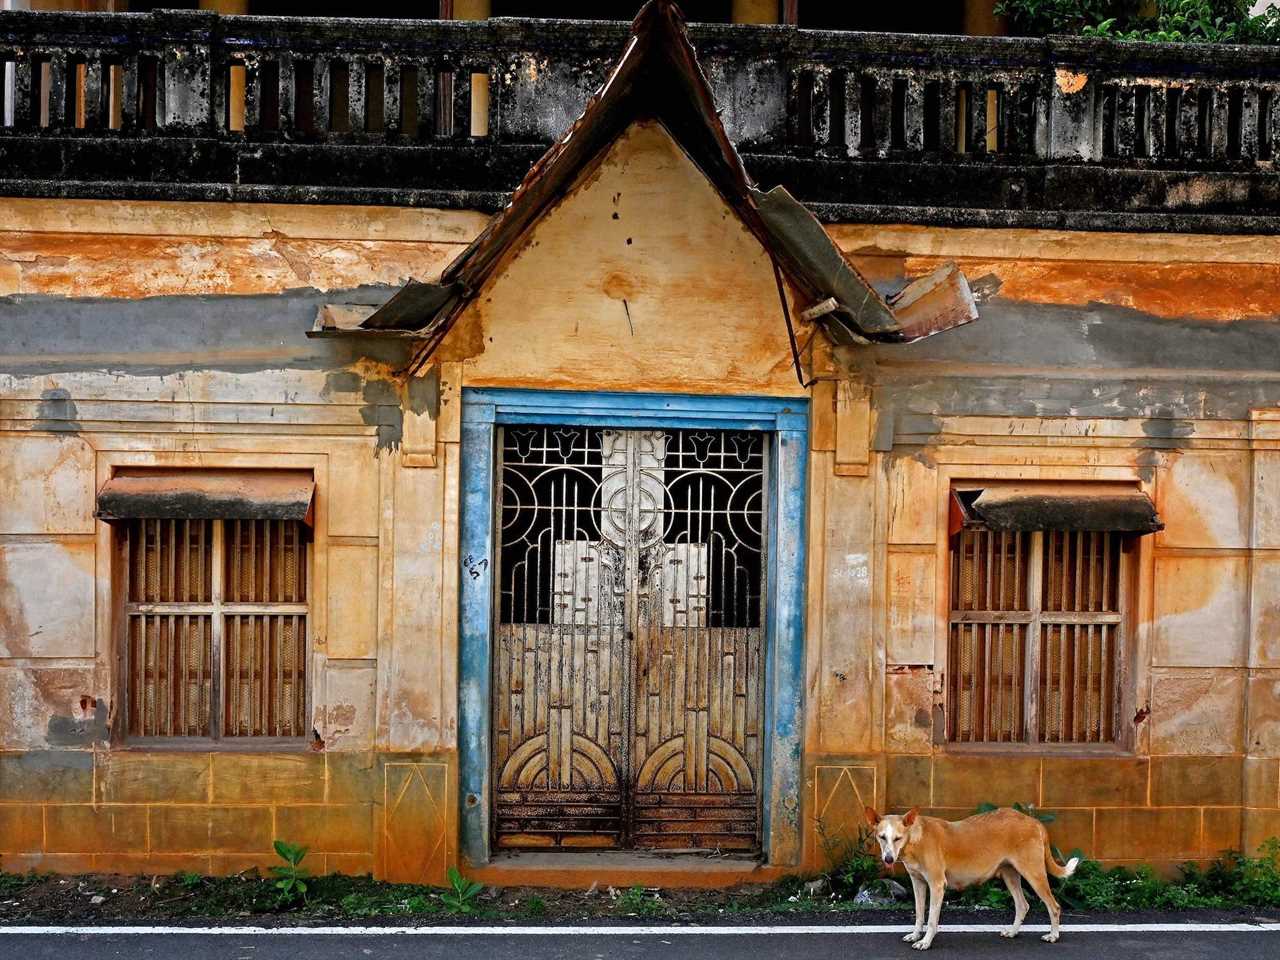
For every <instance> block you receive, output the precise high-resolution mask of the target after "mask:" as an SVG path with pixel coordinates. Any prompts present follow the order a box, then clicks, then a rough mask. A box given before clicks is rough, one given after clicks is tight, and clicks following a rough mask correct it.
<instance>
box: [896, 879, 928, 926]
mask: <svg viewBox="0 0 1280 960" xmlns="http://www.w3.org/2000/svg"><path fill="white" fill-rule="evenodd" d="M907 876H909V877H910V878H911V892H912V893H914V894H915V895H916V925H915V928H914V929H913V930H912V931H911V932H910V933H908V934H907V935H906V936H905V937H903V938H902V939H903V940H905V941H906V942H907V943H915V942H916V941H917V940H919V939H920V932H921V931H922V930H924V896H925V891H926V890H928V889H929V888H928V887H926V886H925V883H924V878H923V877H918V876H916V873H915V871H914V870H908V871H907Z"/></svg>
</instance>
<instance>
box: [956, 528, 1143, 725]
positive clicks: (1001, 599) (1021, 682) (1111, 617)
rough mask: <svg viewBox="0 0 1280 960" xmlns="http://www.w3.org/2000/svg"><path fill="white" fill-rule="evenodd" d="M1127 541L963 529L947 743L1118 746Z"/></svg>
mask: <svg viewBox="0 0 1280 960" xmlns="http://www.w3.org/2000/svg"><path fill="white" fill-rule="evenodd" d="M1131 543H1132V540H1131V538H1130V537H1128V536H1127V535H1126V534H1123V533H1120V532H1114V531H1067V530H1044V531H1030V530H1015V531H1004V532H997V531H994V530H990V529H984V528H982V527H981V526H974V525H966V526H965V527H964V528H963V529H960V530H959V531H958V532H956V533H955V534H954V535H953V536H952V540H951V590H950V596H951V604H950V606H951V616H950V636H949V642H948V670H947V681H946V682H947V700H948V711H947V739H948V740H950V741H953V742H961V743H1022V742H1029V743H1046V744H1080V743H1111V742H1114V741H1115V739H1116V732H1117V723H1116V718H1117V713H1118V700H1119V687H1120V683H1119V679H1118V678H1119V677H1120V675H1121V672H1122V669H1123V660H1122V654H1123V650H1124V647H1125V605H1126V601H1127V594H1128V589H1127V586H1126V584H1127V578H1128V567H1129V563H1128V558H1129V555H1130V550H1131Z"/></svg>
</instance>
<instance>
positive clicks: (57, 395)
mask: <svg viewBox="0 0 1280 960" xmlns="http://www.w3.org/2000/svg"><path fill="white" fill-rule="evenodd" d="M79 415H80V411H79V410H78V409H76V402H75V401H74V400H72V399H71V393H70V392H69V391H67V390H65V389H64V388H62V387H50V388H49V389H48V390H45V391H43V392H42V393H41V394H40V404H39V406H37V407H36V421H35V424H34V425H33V429H35V430H53V431H56V432H59V433H78V432H79V431H80V430H81V426H80V421H79V420H77V419H76V418H77V417H78V416H79Z"/></svg>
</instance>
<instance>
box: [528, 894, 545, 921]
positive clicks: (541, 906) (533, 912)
mask: <svg viewBox="0 0 1280 960" xmlns="http://www.w3.org/2000/svg"><path fill="white" fill-rule="evenodd" d="M524 915H525V916H526V917H532V918H533V919H535V920H537V919H541V918H542V917H545V916H546V915H547V901H545V900H543V899H542V898H541V897H530V898H529V899H528V900H526V901H525V902H524Z"/></svg>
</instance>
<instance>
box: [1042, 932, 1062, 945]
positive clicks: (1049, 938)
mask: <svg viewBox="0 0 1280 960" xmlns="http://www.w3.org/2000/svg"><path fill="white" fill-rule="evenodd" d="M1040 939H1041V940H1043V941H1044V942H1045V943H1057V942H1058V935H1057V934H1056V933H1046V934H1045V935H1044V936H1043V937H1041V938H1040Z"/></svg>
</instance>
